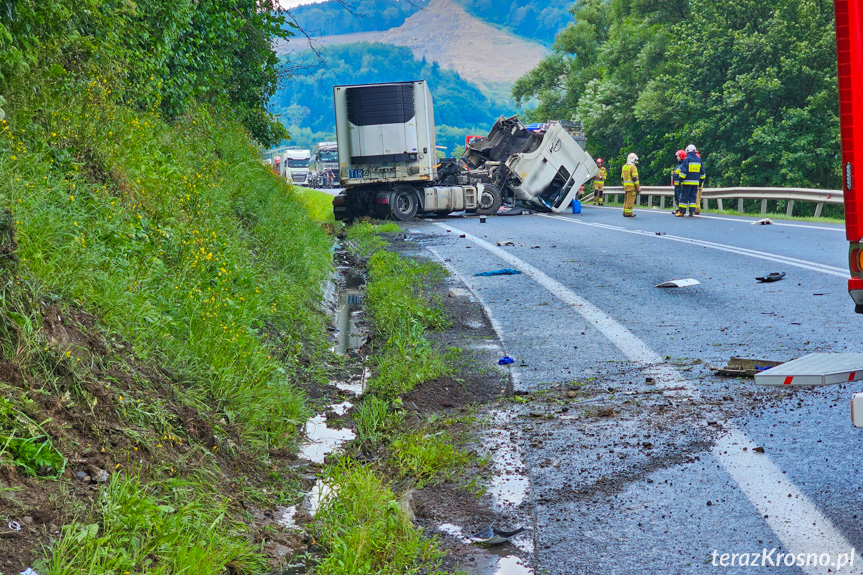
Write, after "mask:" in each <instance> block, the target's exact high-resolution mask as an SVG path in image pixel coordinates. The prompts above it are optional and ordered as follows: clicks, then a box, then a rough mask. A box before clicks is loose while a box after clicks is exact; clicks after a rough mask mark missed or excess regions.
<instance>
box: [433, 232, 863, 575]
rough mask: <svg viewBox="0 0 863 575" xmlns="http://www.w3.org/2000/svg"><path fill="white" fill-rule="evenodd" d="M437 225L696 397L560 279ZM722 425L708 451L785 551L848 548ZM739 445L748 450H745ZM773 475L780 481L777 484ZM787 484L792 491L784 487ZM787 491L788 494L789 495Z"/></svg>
mask: <svg viewBox="0 0 863 575" xmlns="http://www.w3.org/2000/svg"><path fill="white" fill-rule="evenodd" d="M435 225H436V226H438V227H440V228H443V229H445V230H450V231H452V232H453V233H456V234H459V235H462V234H463V235H464V237H465V238H466V239H468V240H470V241H471V242H473V243H475V244H476V245H478V246H479V247H481V248H483V249H485V250H487V251H488V252H490V253H492V254H494V255H495V256H497V257H498V258H500V259H501V260H503V261H504V262H506V263H507V264H509V265H510V266H511V267H513V268H516V269H518V270H519V271H521V272H522V273H523V274H525V275H527V276H528V277H530V278H531V279H533V280H534V281H535V282H537V283H538V284H539V285H541V286H542V287H544V288H545V289H546V290H548V291H549V293H551V294H552V295H553V296H555V297H557V298H558V299H560V300H561V301H563V302H564V303H566V304H567V305H569V306H570V307H572V308H573V309H574V310H575V311H576V312H577V313H578V314H580V315H581V316H582V317H583V318H584V319H585V320H587V321H589V322H591V323H593V324H594V326H595V327H596V328H597V329H599V330H600V331H601V332H602V334H603V335H605V336H606V337H607V338H608V339H609V340H610V341H611V342H612V343H613V344H614V345H615V346H616V347H617V348H618V349H620V351H621V352H623V354H624V355H625V356H626V357H627V358H629V359H630V361H632V362H633V363H636V364H638V365H639V367H641V368H642V369H644V370H645V373H648V374H652V375H653V377H654V379H656V380H657V383H658V384H659V385H661V386H663V387H667V386H684V387H686V388H687V389H688V390H689V394H690V395H691V396H693V397H695V396H697V395H698V391H697V390H696V389H695V388H693V387H692V385H691V383H690V382H689V381H688V380H686V379H685V378H683V377H682V376H681V374H680V372H679V371H677V370H676V369H675V368H674V367H672V366H669V365H667V364H665V363H664V361H663V359H662V357H661V356H660V355H659V354H658V353H656V352H655V351H653V349H651V348H650V346H648V345H647V344H646V343H644V342H643V341H642V340H641V339H639V338H638V337H637V336H636V335H635V334H633V333H632V332H631V331H629V330H628V329H627V328H626V327H624V326H623V325H622V324H620V323H618V322H617V321H616V320H615V319H614V318H612V317H611V316H610V315H608V314H607V313H605V312H604V311H602V310H601V309H599V308H597V307H596V306H594V305H593V304H591V303H590V302H588V301H587V300H585V299H584V298H582V297H581V296H579V295H577V294H575V293H574V292H572V291H571V290H570V289H569V288H567V287H566V286H564V285H563V284H562V283H560V282H558V281H557V280H555V279H554V278H552V277H550V276H549V275H547V274H546V273H544V272H542V271H541V270H539V269H537V268H536V267H534V266H532V265H530V264H529V263H527V262H525V261H524V260H522V259H520V258H518V257H516V256H514V255H513V254H512V253H510V252H507V251H506V250H503V249H501V248H499V247H497V246H495V245H493V244H491V243H489V242H487V241H485V240H483V239H480V238H478V237H476V236H474V235H471V234H469V233H467V232H464V231H461V230H459V229H457V228H454V227H452V226H449V225H446V224H443V223H435ZM662 237H664V236H662ZM725 427H726V429H727V430H728V431H730V433H729V435H728V436H727V437H725V438H724V439H720V440H719V441H717V443H716V445H715V446H714V448H713V450H712V451H711V453H712V455H713V456H714V457H716V459H717V460H718V461H719V462H720V464H721V465H722V466H723V467H724V468H725V470H726V472H727V473H728V475H729V476H730V477H731V478H732V479H733V480H734V481H735V482H736V483H737V485H738V486H739V487H740V489H741V491H742V492H743V493H744V494H745V495H746V497H747V498H748V499H749V501H750V502H751V503H752V504H753V506H754V507H755V509H757V510H758V511H759V513H761V515H762V517H764V520H765V521H766V522H767V525H768V526H769V527H770V528H771V529H772V530H773V532H774V533H775V534H776V536H777V537H778V538H779V539H780V541H782V544H783V545H784V546H785V550H786V551H787V552H789V553H793V554H795V555H796V554H798V553H813V552H818V553H822V552H825V553H839V552H843V553H847V552H850V550H851V549H852V546H851V544H850V543H849V542H848V541H847V540H846V539H845V538H844V537H843V536H842V534H841V533H839V531H838V530H837V529H836V528H835V527H834V526H833V524H832V523H831V522H830V520H829V519H827V518H826V517H824V516H823V515H822V514H821V512H820V511H818V509H817V508H816V507H815V506H814V505H813V504H812V503H811V502H810V501H809V500H808V499H807V498H806V496H805V495H804V494H803V493H802V492H801V491H800V490H799V489H797V488H796V487H795V486H794V485H793V484H792V483H791V482H790V481H788V480H787V479H784V478H783V474H782V471H781V470H780V469H779V468H778V467H777V466H776V465H775V464H774V463H773V462H771V461H770V459H769V457H767V456H766V455H764V454H759V453H756V452H754V451H753V448H754V447H756V444H755V443H754V442H753V441H752V440H751V439H750V438H749V437H748V436H747V435H746V434H745V433H744V432H743V431H741V430H739V429H738V428H737V427H736V426H734V425H733V424H726V426H725ZM743 447H747V448H748V449H747V450H746V451H743ZM777 478H779V479H782V481H780V482H777ZM789 487H790V488H791V489H790V490H789V489H787V488H789ZM782 491H784V492H785V495H784V499H783V498H781V497H778V494H779V493H780V492H782ZM788 494H791V497H790V498H789V497H788ZM804 530H805V531H804ZM807 533H814V535H812V536H809V535H807ZM854 562H855V563H857V564H858V565H863V558H861V557H860V556H859V554H857V553H855V560H854ZM800 569H802V570H803V571H804V572H805V573H808V574H810V575H816V574H817V575H820V574H822V573H826V572H827V568H826V567H824V568H821V567H818V566H814V567H813V566H809V567H807V566H803V567H800Z"/></svg>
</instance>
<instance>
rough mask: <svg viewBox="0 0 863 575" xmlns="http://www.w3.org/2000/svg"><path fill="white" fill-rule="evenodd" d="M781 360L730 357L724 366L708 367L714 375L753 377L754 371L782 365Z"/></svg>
mask: <svg viewBox="0 0 863 575" xmlns="http://www.w3.org/2000/svg"><path fill="white" fill-rule="evenodd" d="M782 363H783V362H781V361H769V360H766V359H745V358H742V357H732V358H731V359H729V360H728V365H726V366H725V367H716V366H713V365H711V366H710V369H711V371H713V373H714V374H715V375H727V376H729V377H755V374H756V373H760V372H762V371H764V370H767V369H770V368H771V367H776V366H777V365H782Z"/></svg>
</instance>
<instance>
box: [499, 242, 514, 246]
mask: <svg viewBox="0 0 863 575" xmlns="http://www.w3.org/2000/svg"><path fill="white" fill-rule="evenodd" d="M497 245H498V246H501V247H503V246H514V245H515V244H514V243H512V242H511V241H505V242H497Z"/></svg>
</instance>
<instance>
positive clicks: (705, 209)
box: [701, 198, 709, 212]
mask: <svg viewBox="0 0 863 575" xmlns="http://www.w3.org/2000/svg"><path fill="white" fill-rule="evenodd" d="M708 201H709V200H708V199H707V198H701V209H702V210H704V211H705V212H706V211H707V202H708Z"/></svg>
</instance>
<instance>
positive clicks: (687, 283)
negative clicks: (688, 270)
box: [656, 278, 701, 288]
mask: <svg viewBox="0 0 863 575" xmlns="http://www.w3.org/2000/svg"><path fill="white" fill-rule="evenodd" d="M697 285H701V282H700V281H698V280H696V279H692V278H686V279H682V280H671V281H668V282H664V283H661V284H659V285H657V286H656V287H658V288H682V287H691V286H697Z"/></svg>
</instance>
